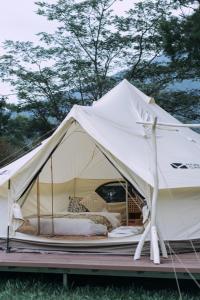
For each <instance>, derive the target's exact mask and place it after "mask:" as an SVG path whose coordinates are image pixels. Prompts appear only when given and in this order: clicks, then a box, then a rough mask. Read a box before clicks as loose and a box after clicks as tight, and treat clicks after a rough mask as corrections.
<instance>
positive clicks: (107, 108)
mask: <svg viewBox="0 0 200 300" xmlns="http://www.w3.org/2000/svg"><path fill="white" fill-rule="evenodd" d="M166 101H167V99H166ZM155 118H157V125H156V136H155V139H156V143H157V147H156V151H157V158H156V161H157V175H158V197H157V204H156V224H158V227H159V230H160V233H161V234H162V237H163V239H164V240H189V239H199V238H200V221H199V212H200V197H199V193H200V136H199V134H197V133H195V132H194V131H192V130H191V129H189V128H187V127H181V123H180V122H179V121H178V120H176V119H175V118H174V117H172V116H171V115H170V114H168V113H167V112H166V111H164V110H163V109H162V108H161V107H159V106H158V105H157V104H156V103H155V101H154V99H153V98H150V97H148V96H146V95H145V94H143V93H142V92H141V91H139V90H138V89H137V88H136V87H134V86H133V85H131V84H130V83H129V82H128V81H127V80H123V81H122V82H121V83H120V84H118V85H117V86H116V87H115V88H113V89H112V90H111V91H110V92H108V93H107V94H106V95H105V96H103V97H102V98H101V99H100V100H98V101H96V102H94V103H93V105H92V106H91V107H88V106H87V107H83V106H77V105H75V106H74V107H73V108H72V110H71V112H70V113H69V114H68V116H67V117H66V118H65V120H64V121H63V122H62V123H61V124H60V126H59V127H58V128H57V130H56V131H55V132H54V133H53V134H52V136H51V137H50V138H48V139H46V140H45V141H43V142H42V143H41V145H39V146H38V147H37V148H35V149H34V150H32V151H31V152H29V153H28V154H26V155H25V156H23V157H22V158H20V159H18V160H16V161H15V162H13V163H11V164H10V165H7V166H5V167H4V168H2V169H1V170H0V237H6V235H7V227H8V224H9V225H10V226H11V223H12V222H11V219H12V213H11V207H12V206H13V203H16V202H17V203H19V204H20V205H21V206H22V212H23V215H25V216H26V215H30V214H34V213H36V212H37V185H38V184H39V186H40V197H41V207H40V212H41V213H51V211H52V197H51V196H52V193H53V201H54V202H53V209H54V213H59V212H61V211H64V210H65V209H66V197H65V195H66V193H68V194H69V195H73V194H74V193H75V194H76V195H77V196H83V195H85V194H87V193H88V192H90V191H92V190H95V189H96V188H97V187H98V186H99V185H101V184H102V183H105V182H109V181H116V180H122V179H124V178H125V179H126V180H127V181H129V182H130V183H131V184H132V185H133V186H134V187H135V188H136V189H137V190H138V191H139V192H140V193H141V194H142V195H143V197H144V198H145V199H146V201H147V204H148V207H149V208H150V209H151V198H152V194H153V189H154V187H155V176H154V175H155V172H154V171H155V159H154V151H153V145H152V126H149V124H150V125H152V124H153V122H154V120H155ZM160 123H163V124H173V126H170V125H169V126H166V125H165V126H161V125H162V124H161V125H159V124H160ZM176 125H177V126H176ZM52 182H53V186H52Z"/></svg>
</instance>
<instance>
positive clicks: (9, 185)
mask: <svg viewBox="0 0 200 300" xmlns="http://www.w3.org/2000/svg"><path fill="white" fill-rule="evenodd" d="M10 205H11V180H10V179H9V180H8V226H7V236H6V253H10Z"/></svg>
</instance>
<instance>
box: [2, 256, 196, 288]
mask: <svg viewBox="0 0 200 300" xmlns="http://www.w3.org/2000/svg"><path fill="white" fill-rule="evenodd" d="M198 255H199V253H187V254H179V255H177V256H172V257H169V258H168V259H162V261H161V264H160V265H154V264H153V263H152V262H151V261H150V260H149V257H143V258H142V259H141V260H138V261H134V260H133V257H132V256H116V255H115V256H112V255H97V254H95V255H92V254H64V253H51V254H49V253H48V254H47V253H5V252H3V251H0V271H9V272H10V271H12V272H40V273H60V274H63V278H64V283H65V285H66V282H67V275H68V274H87V275H108V276H130V277H152V278H174V277H175V272H176V275H177V277H178V278H180V279H194V278H196V279H200V257H199V256H198Z"/></svg>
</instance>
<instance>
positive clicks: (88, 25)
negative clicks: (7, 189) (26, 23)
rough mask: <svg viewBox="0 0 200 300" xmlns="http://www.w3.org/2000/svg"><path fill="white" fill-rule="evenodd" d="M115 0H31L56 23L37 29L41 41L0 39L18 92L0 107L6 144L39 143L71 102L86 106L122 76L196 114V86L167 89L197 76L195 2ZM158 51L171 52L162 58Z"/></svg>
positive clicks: (0, 61) (1, 67)
mask: <svg viewBox="0 0 200 300" xmlns="http://www.w3.org/2000/svg"><path fill="white" fill-rule="evenodd" d="M119 1H120V0H84V1H78V0H57V1H56V2H55V1H54V2H53V3H52V2H49V1H47V0H46V1H39V2H36V5H37V8H38V10H37V13H38V14H39V15H41V16H43V17H46V18H47V19H48V20H49V21H50V22H56V24H57V30H56V31H55V32H54V33H53V34H49V33H46V32H41V33H38V36H39V37H40V45H34V44H33V43H31V42H29V41H28V42H20V41H17V42H13V41H6V42H5V44H4V46H5V50H6V54H5V55H3V56H1V57H0V75H1V78H2V79H3V80H4V81H5V82H8V83H10V84H11V85H12V87H13V91H14V93H16V95H17V98H18V99H19V104H18V105H17V107H10V108H9V109H8V107H6V103H5V102H4V103H3V102H2V105H3V106H2V108H0V118H1V120H0V121H1V122H0V126H1V127H2V132H3V133H2V134H1V135H2V136H0V138H2V139H3V140H2V143H3V145H6V143H7V145H8V146H7V148H8V149H11V148H12V146H11V147H10V146H9V145H13V146H14V147H17V148H19V149H20V148H23V147H24V146H25V145H29V146H27V147H28V148H29V147H30V145H31V146H32V145H34V144H37V141H38V139H39V138H41V137H44V136H48V135H49V134H50V133H51V132H52V131H53V130H54V128H56V127H57V126H58V124H59V123H60V122H61V121H62V120H63V119H64V117H65V116H66V114H67V113H68V112H69V111H70V109H71V108H72V106H73V105H74V104H81V105H90V104H91V103H92V102H93V101H94V100H97V99H99V98H101V97H102V96H103V95H104V94H105V93H106V92H107V91H108V90H109V89H110V88H112V87H113V86H114V85H115V84H116V83H117V82H118V81H119V80H121V79H123V78H127V79H129V80H130V81H131V82H132V83H133V84H135V85H136V86H137V87H139V88H141V89H142V90H143V91H144V92H146V93H147V94H148V95H150V96H153V97H155V98H156V99H157V100H158V102H159V103H160V104H161V105H163V107H164V108H165V109H168V110H169V112H170V113H172V114H175V115H176V116H177V117H179V118H181V119H183V116H184V115H185V112H187V119H190V120H192V119H196V120H198V119H199V118H200V116H199V111H200V110H199V91H189V90H187V91H185V92H179V91H176V92H170V91H169V89H168V86H169V84H172V83H174V82H176V81H177V80H178V81H181V80H184V79H188V78H192V79H199V76H200V73H199V72H200V71H199V61H200V59H199V58H200V57H199V55H200V54H199V53H200V51H199V50H200V38H199V36H200V35H199V34H200V27H199V26H200V25H199V22H198V20H199V17H200V13H199V11H200V10H199V1H190V0H170V1H168V0H151V1H150V0H143V1H139V2H137V3H135V4H134V6H133V7H132V8H131V9H129V10H128V11H127V12H126V13H124V14H123V15H121V16H120V15H117V14H116V12H115V10H114V6H115V5H116V4H117V3H118V2H119ZM189 7H190V13H187V11H188V8H189ZM185 10H186V13H185ZM191 11H192V12H191ZM163 54H164V55H166V56H167V57H168V58H169V59H167V60H166V59H164V60H163V61H162V57H163ZM165 99H168V101H166V100H165ZM16 111H17V113H18V114H17V115H16V113H15V112H16ZM27 147H25V149H27ZM13 149H14V148H13ZM11 152H12V151H11Z"/></svg>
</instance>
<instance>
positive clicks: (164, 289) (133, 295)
mask: <svg viewBox="0 0 200 300" xmlns="http://www.w3.org/2000/svg"><path fill="white" fill-rule="evenodd" d="M0 276H1V277H0V299H2V300H25V299H26V300H29V299H35V300H36V299H37V300H45V299H48V300H54V299H55V300H62V299H63V300H64V299H65V300H68V299H69V300H100V299H101V300H102V299H103V300H129V299H131V300H178V299H181V300H199V299H200V292H199V291H198V289H197V288H195V286H194V285H193V283H192V285H191V283H189V282H188V281H186V282H184V283H183V284H182V287H181V289H182V288H183V290H182V291H181V295H182V298H180V297H179V293H178V291H177V288H176V285H175V282H174V281H173V282H172V283H173V284H172V285H171V283H169V282H168V281H162V283H160V281H159V280H155V281H154V282H153V284H151V282H149V281H148V280H145V281H144V284H143V280H142V279H140V281H139V283H138V282H137V283H134V284H133V283H131V284H130V282H127V281H124V280H122V281H121V284H119V282H120V281H118V282H116V281H115V279H114V281H113V280H111V281H110V279H109V278H102V281H103V284H102V282H101V283H99V282H97V283H94V281H91V284H90V286H89V283H88V280H86V282H83V280H81V281H80V284H79V280H77V279H76V282H75V283H73V282H71V284H70V288H69V289H64V288H63V287H62V282H61V278H60V279H59V280H58V278H56V277H51V278H49V279H48V278H47V277H45V279H44V278H43V277H41V275H37V274H35V275H34V276H33V277H32V276H31V275H30V274H29V275H20V274H18V275H16V276H8V275H6V274H4V273H1V274H0ZM89 280H91V278H90V279H89ZM108 282H109V285H108ZM134 282H135V281H134ZM187 285H188V289H186V290H185V288H186V286H187ZM190 285H191V286H190ZM192 286H193V287H192Z"/></svg>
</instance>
